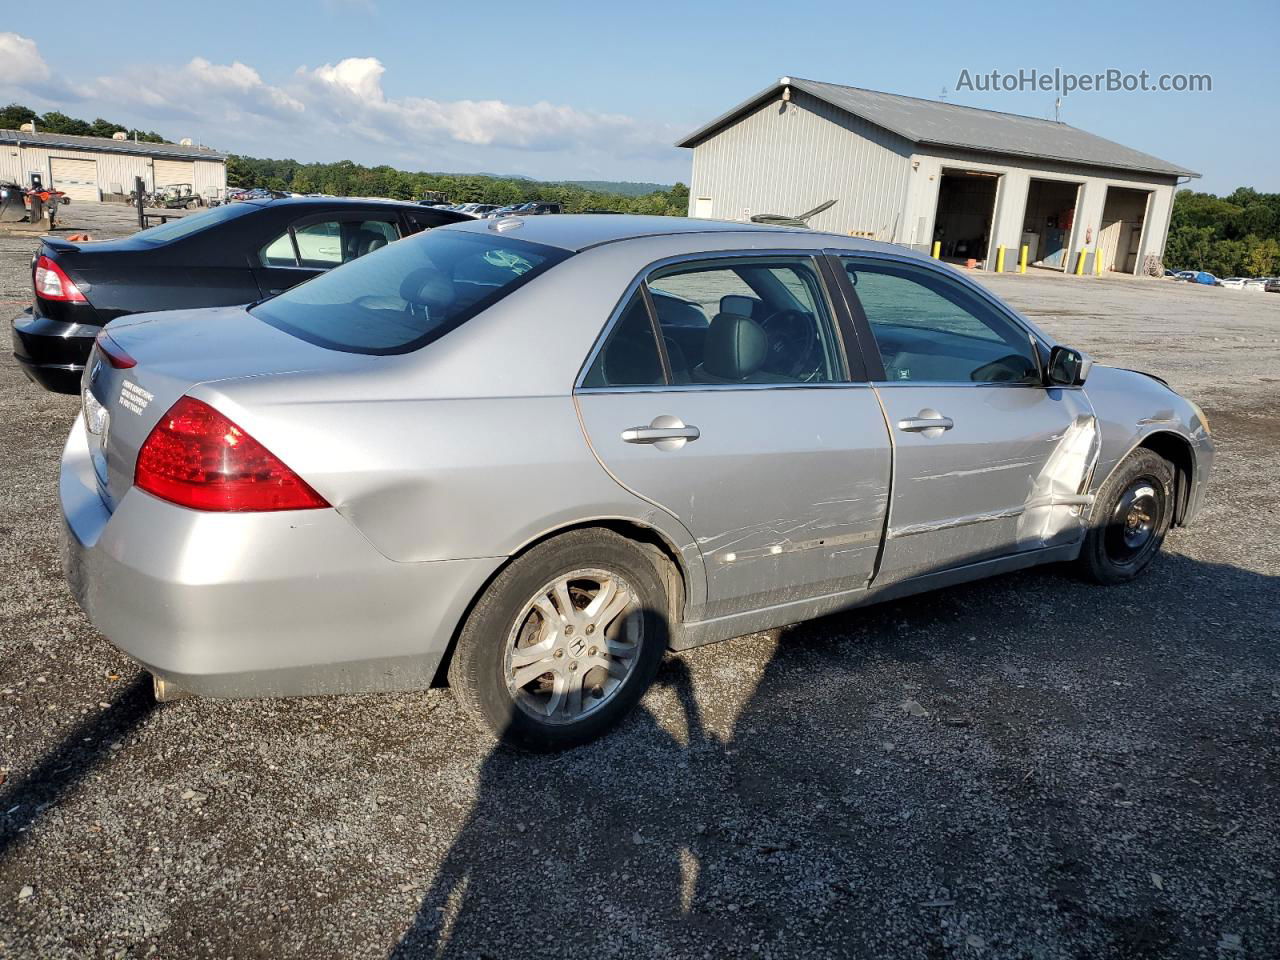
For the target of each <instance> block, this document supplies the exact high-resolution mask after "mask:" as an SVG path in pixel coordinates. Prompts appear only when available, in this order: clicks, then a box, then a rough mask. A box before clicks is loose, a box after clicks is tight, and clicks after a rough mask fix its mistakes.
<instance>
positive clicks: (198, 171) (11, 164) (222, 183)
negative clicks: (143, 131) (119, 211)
mask: <svg viewBox="0 0 1280 960" xmlns="http://www.w3.org/2000/svg"><path fill="white" fill-rule="evenodd" d="M52 157H71V158H74V159H78V160H93V161H95V163H96V164H97V169H98V189H99V191H100V192H101V193H110V192H111V190H112V188H113V187H114V186H115V185H116V184H119V186H120V187H121V189H122V190H123V192H124V193H126V194H127V193H129V192H130V191H131V190H132V189H133V179H134V177H142V178H143V180H144V182H145V183H146V185H147V189H148V190H152V189H154V188H155V178H154V176H153V174H152V168H153V164H152V158H151V157H146V156H140V155H137V154H128V153H107V152H98V151H96V150H68V149H63V148H60V147H36V146H27V145H25V144H24V145H22V146H18V145H16V144H11V143H7V144H0V180H12V181H14V182H16V183H21V184H24V185H25V184H26V183H27V177H28V175H29V174H30V173H31V172H33V171H35V172H38V173H39V174H40V176H41V177H42V178H43V180H44V184H45V186H50V185H52V183H53V180H52V176H51V173H50V164H49V160H50V158H52ZM195 176H196V184H195V190H196V192H197V193H200V194H202V195H203V194H208V193H209V192H211V191H213V190H217V191H218V196H222V195H223V194H225V192H226V189H227V165H226V163H225V162H224V161H222V160H197V161H195Z"/></svg>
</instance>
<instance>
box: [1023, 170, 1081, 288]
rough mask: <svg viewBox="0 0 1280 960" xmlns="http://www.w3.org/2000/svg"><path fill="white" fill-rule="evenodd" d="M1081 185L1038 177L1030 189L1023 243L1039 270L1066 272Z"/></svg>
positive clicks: (1032, 181) (1024, 219)
mask: <svg viewBox="0 0 1280 960" xmlns="http://www.w3.org/2000/svg"><path fill="white" fill-rule="evenodd" d="M1079 197H1080V184H1078V183H1071V182H1068V181H1064V180H1040V179H1037V178H1035V177H1033V178H1032V179H1031V184H1030V186H1029V187H1028V188H1027V206H1026V209H1025V210H1024V211H1023V214H1022V243H1021V245H1022V246H1024V247H1026V248H1027V262H1028V263H1030V264H1031V265H1032V266H1036V267H1048V268H1049V269H1052V270H1066V269H1067V267H1068V266H1070V264H1068V263H1067V245H1068V244H1069V243H1070V242H1071V227H1072V225H1073V224H1074V223H1075V218H1076V204H1077V202H1078V201H1079Z"/></svg>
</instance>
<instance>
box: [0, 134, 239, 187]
mask: <svg viewBox="0 0 1280 960" xmlns="http://www.w3.org/2000/svg"><path fill="white" fill-rule="evenodd" d="M32 174H38V175H39V177H40V180H41V182H42V183H43V184H44V185H45V186H46V187H48V186H52V187H55V188H57V189H58V190H62V191H63V192H65V193H66V194H67V196H69V197H70V198H71V201H72V203H97V202H99V201H100V200H102V199H103V197H106V196H110V195H125V196H127V195H128V194H129V192H130V191H131V190H133V183H134V178H135V177H142V179H143V182H144V183H145V184H146V189H147V190H148V191H153V190H156V189H157V188H159V187H165V186H169V185H172V184H179V183H189V184H191V187H192V190H193V191H194V192H195V193H198V194H200V195H201V196H203V197H206V198H210V199H212V198H217V199H221V198H222V197H224V196H225V195H226V192H227V158H226V155H225V154H222V153H219V152H218V151H216V150H211V149H209V148H208V147H196V146H191V145H189V144H177V143H141V142H134V141H133V140H116V139H111V138H108V137H74V136H69V135H67V134H61V133H30V132H28V131H25V130H0V181H10V182H13V183H19V184H22V185H23V186H28V185H30V182H31V175H32Z"/></svg>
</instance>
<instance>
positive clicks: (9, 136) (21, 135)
mask: <svg viewBox="0 0 1280 960" xmlns="http://www.w3.org/2000/svg"><path fill="white" fill-rule="evenodd" d="M0 143H23V144H29V145H30V146H33V147H54V148H61V149H64V150H94V151H97V152H99V153H132V154H141V155H142V156H147V157H173V158H175V159H179V160H225V159H227V155H226V154H225V153H219V152H218V151H217V150H213V149H211V148H209V147H188V146H184V145H182V144H180V143H145V142H143V141H139V142H137V143H134V142H133V141H132V140H113V139H111V138H110V137H75V136H72V135H71V134H69V133H27V132H26V131H24V130H0Z"/></svg>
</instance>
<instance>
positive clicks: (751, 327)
mask: <svg viewBox="0 0 1280 960" xmlns="http://www.w3.org/2000/svg"><path fill="white" fill-rule="evenodd" d="M768 352H769V335H768V334H767V333H765V331H764V327H762V326H760V324H758V323H756V322H755V321H754V320H752V319H751V318H750V317H744V316H742V315H741V314H736V313H717V314H716V315H715V316H714V317H712V318H711V326H710V327H708V328H707V345H706V349H705V350H704V352H703V355H702V369H703V370H705V371H706V372H707V373H709V374H711V375H712V376H713V377H720V378H721V379H723V380H745V379H747V377H749V376H751V375H752V374H753V373H755V372H756V371H757V370H759V369H760V367H761V366H762V365H763V364H764V361H765V357H766V356H767V355H768Z"/></svg>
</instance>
